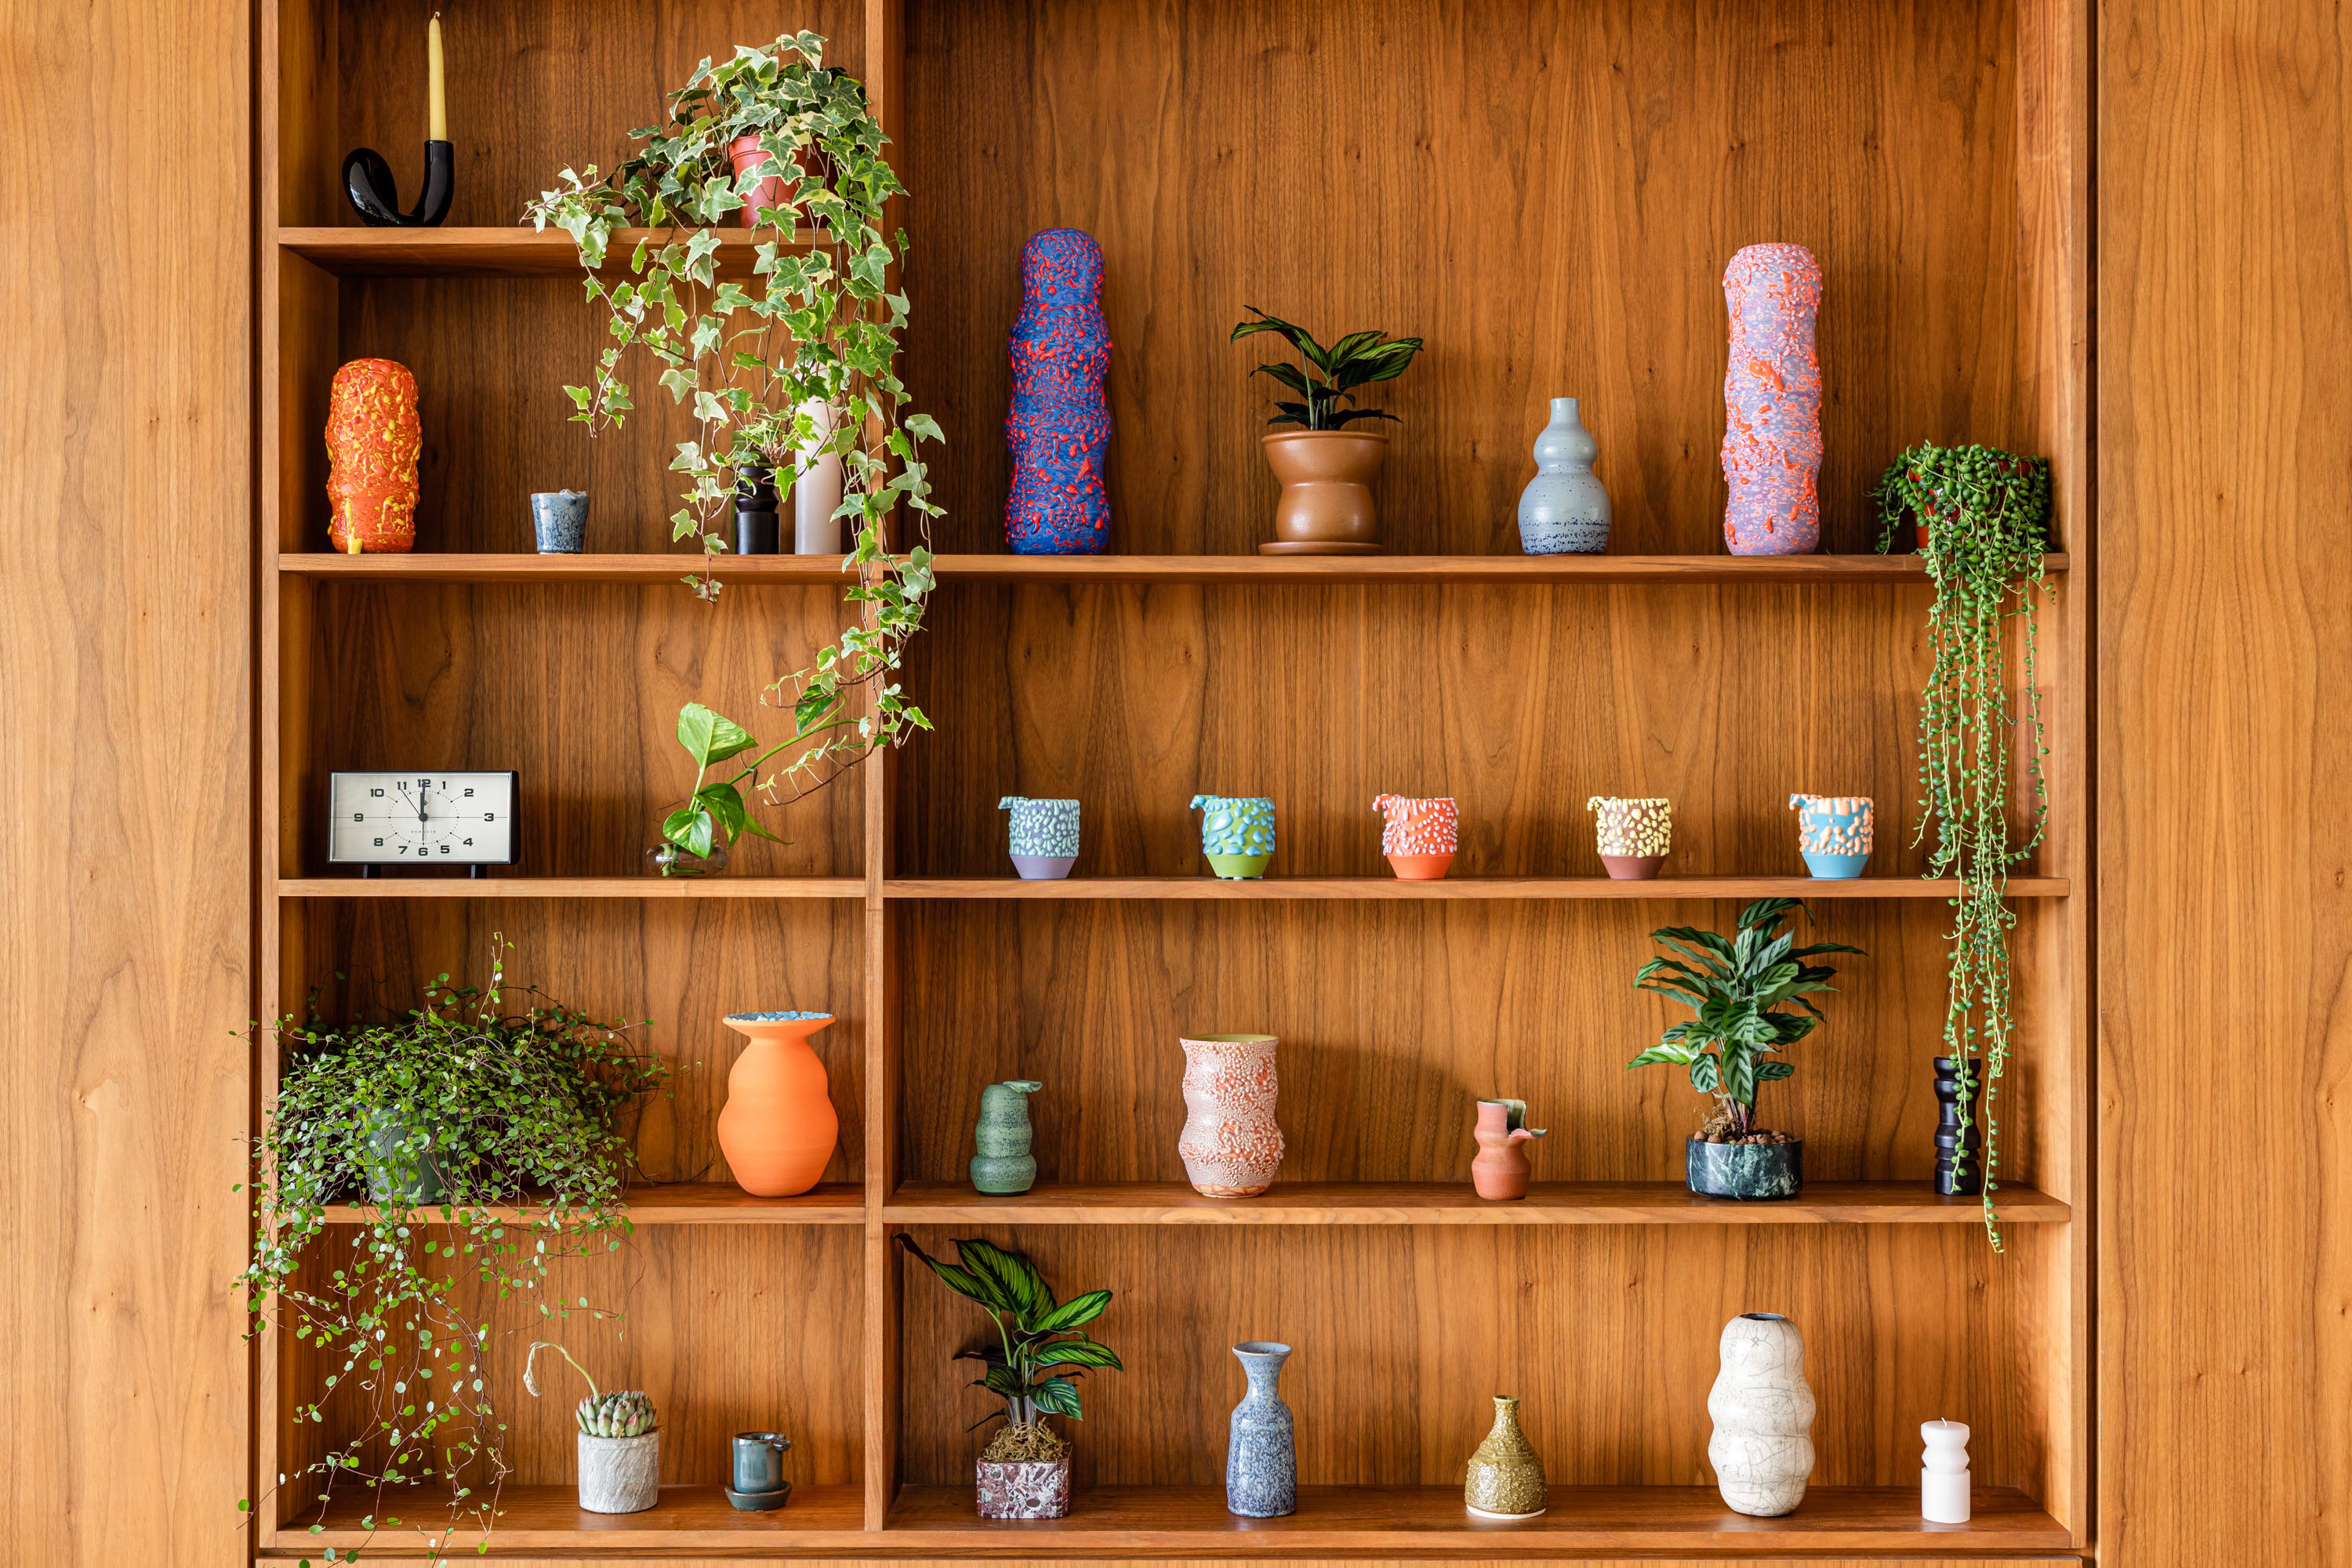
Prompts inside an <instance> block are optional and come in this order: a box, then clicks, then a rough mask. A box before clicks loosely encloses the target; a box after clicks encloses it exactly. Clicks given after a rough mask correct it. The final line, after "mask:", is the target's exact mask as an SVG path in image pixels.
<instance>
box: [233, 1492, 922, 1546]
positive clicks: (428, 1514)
mask: <svg viewBox="0 0 2352 1568" xmlns="http://www.w3.org/2000/svg"><path fill="white" fill-rule="evenodd" d="M448 1509H449V1503H448V1494H447V1493H446V1492H444V1491H441V1490H438V1489H434V1488H429V1487H417V1488H413V1489H412V1488H395V1489H393V1492H392V1493H390V1494H387V1496H385V1497H384V1498H383V1499H379V1498H378V1497H377V1496H376V1494H375V1493H374V1492H373V1491H371V1490H370V1489H367V1488H365V1487H356V1486H355V1487H350V1488H349V1489H338V1490H337V1491H336V1494H335V1497H334V1500H332V1501H331V1502H330V1503H329V1504H328V1505H327V1510H326V1514H325V1517H324V1518H320V1515H319V1513H318V1512H317V1510H316V1509H315V1507H314V1508H311V1509H306V1510H303V1511H301V1512H299V1513H298V1514H296V1515H295V1517H294V1519H293V1521H292V1522H290V1523H289V1524H286V1525H282V1526H280V1527H279V1529H278V1539H277V1541H276V1542H274V1544H276V1545H277V1546H278V1547H280V1548H299V1549H300V1550H302V1551H303V1552H307V1553H310V1554H311V1561H313V1562H316V1561H318V1558H317V1555H316V1553H317V1552H320V1551H322V1550H324V1549H325V1548H327V1547H330V1546H332V1547H336V1548H339V1549H342V1548H351V1547H359V1546H367V1545H370V1544H371V1541H370V1537H369V1532H368V1531H366V1530H365V1529H363V1528H362V1526H361V1523H360V1521H362V1519H365V1518H366V1517H367V1516H368V1515H370V1514H371V1513H373V1515H375V1518H376V1523H377V1526H378V1528H377V1530H376V1531H375V1533H374V1537H373V1543H372V1544H373V1548H374V1552H373V1554H374V1555H377V1556H383V1557H405V1556H407V1555H409V1554H410V1553H412V1552H414V1551H415V1546H414V1542H415V1530H416V1527H417V1526H419V1525H422V1526H424V1527H425V1528H426V1529H434V1528H436V1527H438V1526H439V1525H441V1524H444V1523H446V1521H447V1520H448V1517H449V1514H448ZM412 1510H413V1511H412ZM386 1518H396V1519H398V1520H400V1521H402V1522H401V1523H400V1524H398V1525H386V1524H384V1522H383V1521H384V1520H385V1519H386ZM314 1523H315V1524H320V1525H323V1526H324V1527H325V1528H324V1529H323V1530H322V1531H320V1533H318V1534H316V1535H313V1534H311V1533H310V1526H311V1525H312V1524H314ZM865 1524H866V1497H865V1491H864V1489H862V1488H859V1487H854V1486H848V1487H802V1486H796V1487H794V1488H793V1495H792V1498H791V1500H789V1501H787V1502H786V1503H785V1504H784V1506H783V1507H782V1508H780V1509H776V1510H773V1511H772V1512H768V1513H746V1512H743V1511H741V1510H739V1509H737V1508H736V1507H735V1505H734V1504H732V1503H730V1502H729V1501H728V1500H727V1493H726V1491H725V1489H722V1488H719V1487H664V1488H662V1489H661V1500H660V1501H659V1502H657V1503H656V1504H655V1505H654V1506H653V1507H652V1508H649V1509H647V1510H646V1511H645V1512H643V1513H590V1512H588V1511H587V1510H585V1509H583V1508H582V1507H581V1506H580V1494H579V1492H578V1491H577V1490H576V1489H574V1488H572V1487H571V1486H568V1485H567V1486H530V1487H525V1486H509V1487H507V1488H506V1489H504V1490H503V1491H502V1492H501V1493H500V1494H499V1515H498V1524H497V1528H496V1529H495V1530H493V1531H491V1532H490V1538H489V1539H490V1545H491V1546H492V1547H493V1548H494V1549H495V1550H497V1551H499V1552H516V1551H528V1550H534V1549H536V1550H541V1551H544V1550H548V1549H550V1548H553V1549H557V1550H562V1549H565V1548H571V1547H583V1548H591V1549H593V1548H604V1547H609V1548H612V1549H614V1550H625V1551H629V1552H645V1551H654V1550H667V1549H669V1548H679V1547H684V1548H695V1547H707V1548H714V1549H719V1550H725V1549H730V1548H731V1549H734V1550H738V1551H749V1550H765V1549H769V1548H815V1549H843V1550H845V1549H848V1548H851V1547H859V1546H868V1545H871V1543H873V1542H875V1541H877V1539H879V1538H878V1537H877V1536H875V1535H873V1534H870V1533H868V1532H867V1531H866V1529H865ZM481 1539H482V1536H481V1532H480V1531H472V1530H469V1531H458V1532H457V1533H455V1534H454V1535H453V1536H452V1537H451V1538H450V1542H449V1544H450V1545H451V1546H454V1547H457V1548H459V1549H461V1552H462V1556H455V1555H453V1557H452V1561H466V1560H470V1559H471V1558H472V1557H473V1555H474V1552H473V1547H474V1544H475V1543H476V1542H479V1541H480V1540H481Z"/></svg>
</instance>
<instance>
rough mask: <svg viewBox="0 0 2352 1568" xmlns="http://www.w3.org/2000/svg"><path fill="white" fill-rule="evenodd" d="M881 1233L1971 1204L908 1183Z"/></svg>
mask: <svg viewBox="0 0 2352 1568" xmlns="http://www.w3.org/2000/svg"><path fill="white" fill-rule="evenodd" d="M1995 1195H1996V1197H1997V1199H1998V1200H1999V1203H2000V1215H2001V1219H2002V1220H2003V1221H2004V1222H2005V1223H2012V1224H2017V1225H2035V1224H2052V1225H2057V1224H2063V1223H2065V1222H2066V1221H2067V1220H2068V1219H2069V1218H2070V1217H2071V1211H2070V1210H2069V1209H2068V1207H2067V1205H2065V1204H2064V1203H2063V1202H2061V1201H2060V1200H2058V1199H2056V1198H2053V1197H2051V1196H2050V1195H2049V1194H2045V1193H2040V1192H2036V1191H2035V1190H2034V1189H2033V1188H2032V1187H2024V1186H2010V1185H2006V1184H2004V1185H2003V1186H2002V1187H2001V1188H2000V1192H1999V1193H1998V1194H1995ZM882 1218H883V1221H884V1223H885V1224H887V1225H1302V1226H1324V1225H1489V1226H1492V1225H1507V1226H1528V1225H1976V1224H1979V1223H1981V1222H1982V1220H1983V1218H1984V1208H1983V1205H1982V1204H1981V1203H1980V1202H1979V1200H1978V1199H1976V1198H1948V1197H1943V1196H1940V1195H1938V1194H1937V1193H1936V1192H1934V1191H1933V1190H1932V1189H1931V1188H1930V1187H1929V1186H1928V1184H1927V1183H1925V1182H1809V1183H1807V1184H1805V1190H1804V1193H1803V1194H1802V1195H1801V1196H1799V1197H1795V1198H1791V1199H1788V1200H1786V1201H1783V1202H1775V1203H1738V1202H1734V1201H1732V1200H1729V1199H1725V1198H1706V1197H1701V1196H1699V1195H1698V1194H1696V1193H1694V1192H1692V1191H1690V1190H1689V1189H1688V1188H1687V1187H1685V1186H1684V1185H1683V1184H1681V1183H1679V1182H1538V1183H1536V1184H1534V1185H1533V1186H1531V1187H1529V1188H1528V1195H1527V1196H1526V1197H1525V1198H1524V1199H1522V1200H1520V1201H1518V1202H1516V1203H1486V1202H1485V1201H1483V1200H1481V1199H1480V1198H1479V1197H1478V1196H1477V1195H1476V1194H1474V1193H1473V1192H1472V1191H1471V1190H1470V1185H1469V1184H1468V1183H1467V1182H1466V1181H1464V1182H1405V1183H1392V1182H1391V1183H1384V1182H1298V1183H1287V1182H1283V1183H1276V1185H1275V1186H1274V1188H1273V1190H1272V1191H1270V1192H1268V1193H1267V1194H1265V1196H1263V1197H1255V1198H1209V1197H1202V1195H1201V1194H1198V1193H1196V1192H1194V1191H1193V1190H1192V1188H1191V1187H1190V1186H1188V1185H1186V1184H1184V1183H1181V1182H1137V1183H1129V1184H1114V1185H1102V1186H1061V1185H1056V1184H1040V1185H1038V1186H1035V1187H1033V1188H1031V1189H1030V1190H1029V1191H1028V1192H1025V1193H1020V1194H1013V1195H1011V1196H992V1195H989V1194H981V1193H976V1192H974V1191H972V1190H971V1188H970V1187H968V1186H963V1185H961V1184H946V1183H909V1184H907V1185H905V1186H902V1187H900V1188H899V1189H898V1191H897V1192H895V1193H893V1194H890V1197H889V1199H888V1201H887V1203H886V1204H885V1205H883V1210H882Z"/></svg>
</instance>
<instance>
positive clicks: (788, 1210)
mask: <svg viewBox="0 0 2352 1568" xmlns="http://www.w3.org/2000/svg"><path fill="white" fill-rule="evenodd" d="M623 1207H624V1209H625V1212H626V1213H627V1215H628V1216H629V1223H630V1224H632V1225H863V1224H865V1223H866V1189H865V1188H864V1187H863V1186H861V1185H860V1184H857V1183H856V1182H821V1183H819V1184H817V1185H816V1186H815V1187H814V1188H813V1189H811V1190H810V1191H808V1192H805V1193H802V1194H798V1195H797V1196H794V1197H789V1198H761V1197H754V1196H752V1195H751V1194H750V1193H747V1192H745V1191H744V1190H743V1189H742V1188H740V1187H739V1186H736V1185H735V1184H732V1183H721V1182H681V1183H679V1184H677V1185H675V1186H658V1187H656V1186H641V1187H633V1188H631V1189H630V1190H629V1194H628V1196H627V1199H626V1200H625V1203H624V1205H623ZM425 1212H426V1214H427V1215H428V1216H430V1215H437V1214H438V1213H439V1212H440V1211H439V1208H438V1206H437V1205H434V1206H431V1207H428V1208H427V1209H426V1210H425ZM491 1212H492V1213H494V1214H497V1215H500V1216H502V1217H510V1218H516V1219H528V1218H533V1217H536V1216H537V1215H541V1214H543V1213H545V1212H546V1211H545V1210H543V1209H535V1208H533V1207H532V1206H531V1205H528V1204H525V1205H519V1206H517V1207H513V1208H499V1209H494V1210H492V1211H491ZM375 1215H376V1211H375V1208H374V1205H370V1204H331V1205H328V1207H327V1222H328V1223H329V1224H330V1225H355V1224H365V1223H367V1222H368V1221H370V1220H373V1219H374V1218H375Z"/></svg>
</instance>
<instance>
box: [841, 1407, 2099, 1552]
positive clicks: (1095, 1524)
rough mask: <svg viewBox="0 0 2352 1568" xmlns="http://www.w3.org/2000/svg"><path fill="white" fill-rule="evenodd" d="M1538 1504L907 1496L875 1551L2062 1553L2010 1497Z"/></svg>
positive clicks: (1860, 1495) (1118, 1492)
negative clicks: (1958, 1508) (1532, 1508)
mask: <svg viewBox="0 0 2352 1568" xmlns="http://www.w3.org/2000/svg"><path fill="white" fill-rule="evenodd" d="M1080 1440H1081V1441H1083V1440H1084V1439H1083V1437H1082V1438H1081V1439H1080ZM1549 1502H1550V1508H1549V1510H1548V1511H1546V1512H1545V1513H1543V1514H1541V1515H1539V1516H1538V1517H1537V1518H1535V1519H1531V1520H1524V1521H1499V1520H1483V1519H1479V1518H1477V1517H1476V1516H1475V1515H1473V1514H1472V1513H1471V1512H1470V1511H1469V1510H1467V1509H1465V1507H1463V1503H1462V1489H1461V1488H1460V1487H1458V1486H1453V1487H1301V1488H1299V1489H1298V1511H1297V1512H1296V1513H1294V1514H1291V1515H1290V1516H1288V1517H1287V1518H1284V1519H1237V1518H1235V1517H1234V1515H1232V1514H1230V1513H1227V1512H1226V1511H1225V1493H1224V1489H1223V1488H1222V1487H1092V1488H1086V1489H1080V1490H1078V1491H1076V1493H1075V1494H1074V1495H1073V1497H1072V1499H1071V1509H1070V1515H1069V1517H1068V1518H1066V1519H1053V1520H1022V1521H1013V1520H984V1519H980V1518H976V1517H974V1515H973V1513H972V1494H971V1488H970V1487H968V1486H963V1487H906V1488H902V1489H900V1490H899V1493H898V1500H897V1502H896V1503H895V1504H894V1505H893V1506H892V1508H891V1510H890V1515H889V1525H888V1530H887V1533H885V1534H884V1535H883V1537H882V1538H881V1539H882V1541H883V1542H884V1543H885V1544H886V1545H887V1548H888V1549H889V1550H892V1551H902V1550H914V1551H925V1550H936V1551H942V1552H973V1551H976V1550H993V1551H996V1552H1019V1553H1021V1554H1024V1555H1034V1556H1079V1555H1095V1554H1103V1555H1113V1556H1129V1555H1133V1554H1137V1553H1168V1554H1187V1553H1193V1552H1201V1553H1208V1554H1214V1555H1221V1556H1235V1555H1255V1554H1272V1553H1297V1552H1322V1551H1329V1552H1399V1553H1407V1554H1412V1553H1420V1554H1429V1553H1454V1554H1463V1555H1474V1556H1482V1557H1493V1558H1496V1559H1502V1558H1517V1557H1525V1556H1535V1555H1550V1554H1553V1553H1568V1552H1601V1551H1611V1552H1708V1553H1724V1552H1736V1553H1753V1554H1759V1555H1760V1554H1766V1553H1769V1554H1772V1555H1775V1556H1779V1555H1793V1554H1797V1553H1801V1552H1922V1553H1929V1554H1937V1555H1940V1554H1942V1553H1943V1552H2002V1551H2006V1552H2030V1551H2048V1550H2053V1549H2054V1550H2063V1549H2065V1548H2066V1547H2068V1546H2069V1545H2070V1544H2071V1542H2070V1540H2069V1538H2068V1535H2067V1533H2066V1531H2065V1530H2064V1528H2063V1527H2062V1526H2061V1525H2060V1524H2059V1523H2058V1521H2056V1520H2054V1519H2053V1518H2051V1517H2050V1515H2049V1514H2048V1513H2046V1512H2045V1511H2043V1510H2042V1509H2041V1508H2040V1507H2038V1506H2036V1505H2035V1504H2034V1503H2033V1502H2032V1500H2029V1499H2028V1498H2027V1497H2026V1496H2025V1494H2024V1493H2023V1492H2021V1491H2019V1490H2018V1489H2015V1488H2014V1487H1987V1486H1979V1487H1978V1488H1977V1489H1976V1490H1975V1495H1974V1508H1975V1515H1976V1517H1975V1518H1973V1519H1972V1520H1970V1521H1969V1522H1968V1523H1966V1524H1929V1523H1928V1522H1927V1521H1925V1520H1923V1519H1921V1518H1920V1517H1919V1489H1918V1488H1916V1487H1869V1488H1863V1487H1814V1488H1811V1489H1808V1490H1807V1491H1806V1493H1805V1500H1804V1501H1803V1502H1802V1503H1801V1504H1800V1505H1799V1507H1798V1509H1797V1511H1796V1512H1794V1513H1792V1514H1789V1515H1787V1516H1785V1517H1783V1518H1780V1519H1751V1518H1749V1517H1748V1516H1747V1515H1745V1514H1738V1513H1734V1512H1732V1511H1731V1510H1729V1509H1727V1508H1726V1507H1724V1506H1723V1499H1722V1498H1721V1497H1720V1496H1719V1495H1717V1492H1716V1489H1714V1488H1713V1487H1554V1488H1552V1489H1550V1494H1549ZM983 1542H984V1543H985V1546H984V1547H983V1545H982V1543H983Z"/></svg>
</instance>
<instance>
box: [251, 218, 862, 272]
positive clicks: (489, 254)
mask: <svg viewBox="0 0 2352 1568" xmlns="http://www.w3.org/2000/svg"><path fill="white" fill-rule="evenodd" d="M660 232H661V234H662V235H664V236H667V234H669V233H671V232H674V231H670V230H663V231H660ZM715 232H716V233H717V234H718V237H719V251H718V259H719V276H720V277H722V278H749V277H751V275H752V273H751V265H752V263H753V262H754V261H755V260H757V259H758V255H757V251H756V249H755V247H756V246H758V245H760V244H762V243H766V242H769V241H775V240H781V239H782V236H781V235H780V234H779V233H777V232H776V231H774V230H769V231H766V232H764V233H762V234H761V235H760V236H758V237H756V238H755V237H753V235H752V232H751V230H749V229H719V230H717V231H715ZM655 234H656V231H655V230H652V229H645V228H625V229H621V230H618V231H617V232H615V233H614V236H613V240H612V243H611V244H610V245H609V246H607V247H605V250H604V266H603V267H602V268H598V270H600V271H606V272H613V271H617V272H623V273H625V272H626V271H627V269H628V265H629V257H630V255H631V253H632V252H634V251H635V248H636V246H637V242H638V241H639V240H641V239H645V238H646V237H649V236H654V235H655ZM816 237H817V235H816V231H815V230H814V229H795V230H794V231H793V237H792V239H791V241H790V243H791V244H792V245H794V246H803V245H808V244H811V243H813V242H814V240H815V238H816ZM278 249H280V250H282V251H285V252H287V253H288V254H289V255H294V256H299V257H300V258H302V259H303V260H305V261H309V262H311V263H314V264H315V265H317V266H319V267H320V268H324V269H325V270H327V271H329V272H331V273H333V274H334V275H335V276H336V277H338V278H571V277H577V276H579V275H580V272H581V266H580V252H579V249H578V248H577V247H575V246H574V245H573V244H572V237H571V236H570V235H568V234H566V233H564V232H563V231H562V229H557V228H551V229H548V230H546V231H545V232H544V233H542V232H541V231H539V230H536V229H529V228H343V227H334V228H281V229H279V230H278Z"/></svg>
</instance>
